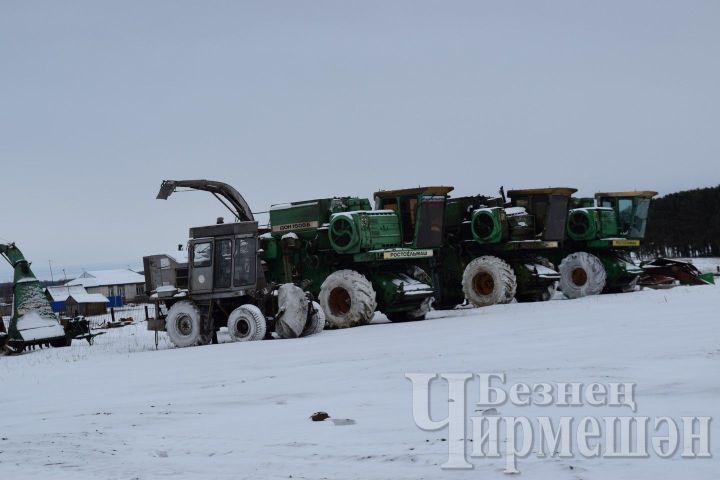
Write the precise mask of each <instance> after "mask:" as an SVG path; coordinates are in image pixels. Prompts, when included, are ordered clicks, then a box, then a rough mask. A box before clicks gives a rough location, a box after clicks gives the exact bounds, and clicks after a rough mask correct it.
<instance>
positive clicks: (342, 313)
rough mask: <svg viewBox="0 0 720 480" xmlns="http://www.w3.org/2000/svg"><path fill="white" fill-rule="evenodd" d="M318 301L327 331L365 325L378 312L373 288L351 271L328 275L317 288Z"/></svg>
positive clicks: (362, 277) (364, 279)
mask: <svg viewBox="0 0 720 480" xmlns="http://www.w3.org/2000/svg"><path fill="white" fill-rule="evenodd" d="M319 300H320V305H321V306H322V309H323V312H325V322H326V325H327V327H328V328H348V327H355V326H358V325H367V324H368V323H370V321H371V320H372V318H373V315H374V313H375V309H376V308H377V301H376V300H375V290H373V288H372V284H371V283H370V281H369V280H368V279H367V278H365V277H364V276H363V275H361V274H359V273H358V272H355V271H353V270H338V271H337V272H334V273H332V274H330V275H329V276H328V277H327V278H326V279H325V281H324V282H323V284H322V286H321V287H320V295H319Z"/></svg>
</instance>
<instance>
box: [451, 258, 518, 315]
mask: <svg viewBox="0 0 720 480" xmlns="http://www.w3.org/2000/svg"><path fill="white" fill-rule="evenodd" d="M462 288H463V293H464V294H465V298H467V299H468V301H469V302H470V303H472V304H473V305H475V306H476V307H487V306H489V305H495V304H497V303H510V302H511V301H512V299H513V298H514V297H515V291H516V290H517V278H516V277H515V272H514V271H513V269H512V267H510V265H508V264H507V262H505V261H504V260H502V259H500V258H498V257H493V256H490V255H486V256H483V257H478V258H476V259H474V260H473V261H472V262H470V263H468V265H467V267H465V271H464V272H463V277H462Z"/></svg>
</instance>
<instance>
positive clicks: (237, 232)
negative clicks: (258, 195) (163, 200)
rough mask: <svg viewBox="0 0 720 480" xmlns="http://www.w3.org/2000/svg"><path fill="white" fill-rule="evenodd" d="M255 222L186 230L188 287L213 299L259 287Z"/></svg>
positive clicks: (261, 281) (259, 273)
mask: <svg viewBox="0 0 720 480" xmlns="http://www.w3.org/2000/svg"><path fill="white" fill-rule="evenodd" d="M257 232H258V224H257V222H252V221H245V222H237V223H228V224H218V225H210V226H206V227H196V228H191V229H190V241H189V242H188V290H189V293H190V294H191V295H194V296H198V295H199V296H202V295H203V294H207V295H210V294H213V296H214V297H215V298H222V297H223V296H233V295H237V294H238V293H239V292H243V291H245V290H250V289H252V290H254V289H256V288H262V285H261V284H264V279H265V277H264V275H263V273H262V270H261V269H259V268H258V251H257Z"/></svg>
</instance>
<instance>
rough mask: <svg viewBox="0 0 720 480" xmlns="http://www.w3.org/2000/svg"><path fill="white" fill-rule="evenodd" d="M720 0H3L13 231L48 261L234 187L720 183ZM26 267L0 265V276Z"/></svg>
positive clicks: (200, 212)
mask: <svg viewBox="0 0 720 480" xmlns="http://www.w3.org/2000/svg"><path fill="white" fill-rule="evenodd" d="M719 59H720V2H718V1H675V2H661V1H630V2H628V1H625V0H622V1H599V2H590V1H576V0H572V1H547V2H543V1H525V2H514V1H495V2H487V1H469V2H460V1H435V2H422V1H407V2H405V1H378V2H372V1H363V2H360V1H355V2H342V1H332V2H321V1H297V0H295V1H287V2H272V1H258V2H248V1H192V2H190V1H167V2H165V1H158V0H153V1H127V0H125V1H116V2H103V1H95V0H94V1H87V2H83V1H65V2H57V1H47V2H39V1H27V0H19V1H9V0H2V1H0V60H1V63H0V162H1V164H2V170H1V171H0V239H6V240H13V241H16V242H17V243H18V245H19V246H20V247H21V248H22V249H23V250H24V251H25V253H26V255H27V256H28V258H30V259H31V260H32V261H33V262H34V265H35V269H36V271H37V273H38V274H39V275H40V276H41V277H43V278H45V277H49V274H48V269H47V263H48V260H50V259H51V260H52V261H53V265H54V268H55V269H56V270H55V275H56V277H57V276H58V275H60V276H61V275H62V273H59V271H60V269H62V268H63V267H64V268H66V270H67V273H68V275H71V272H74V273H77V271H81V270H82V268H83V267H84V268H88V269H90V268H96V267H110V266H120V267H122V266H125V265H131V266H133V267H138V266H139V264H140V261H141V258H142V256H143V255H146V254H151V253H157V252H162V251H171V250H172V249H173V248H174V247H175V245H177V244H178V243H184V242H185V241H186V239H187V229H188V227H190V226H196V225H202V224H207V223H213V222H214V220H215V218H216V217H217V216H218V215H223V214H224V210H223V207H222V206H219V204H217V203H216V201H215V200H214V199H213V198H212V197H211V196H210V195H209V194H204V193H192V194H191V193H185V194H182V195H177V196H174V197H171V198H170V199H169V200H168V201H160V200H155V195H156V193H157V189H158V187H159V185H160V181H161V180H162V179H164V178H210V179H216V180H223V181H225V182H228V183H230V184H232V185H234V186H235V187H236V188H237V189H238V190H239V191H240V192H241V193H243V194H244V195H245V197H246V199H247V200H248V202H249V203H250V205H251V207H252V208H253V209H254V210H256V211H261V210H266V209H267V207H268V206H269V205H270V204H271V203H281V202H285V201H294V200H303V199H307V198H317V197H324V196H332V195H362V196H366V197H369V196H371V194H372V192H374V191H375V190H376V189H380V188H384V189H388V188H399V187H409V186H417V185H420V184H444V185H454V186H455V189H456V193H457V194H461V195H462V194H475V193H493V192H496V191H497V188H498V187H499V186H500V185H505V186H506V187H507V188H510V187H539V186H550V185H555V186H573V187H577V188H579V189H580V190H581V193H583V194H587V195H591V194H592V193H593V192H595V191H597V190H621V189H655V190H659V191H660V192H661V193H669V192H673V191H677V190H682V189H687V188H694V187H702V186H711V185H717V184H718V183H720V168H719V167H718V160H719V159H720V155H719V154H720V134H719V133H720V132H718V127H719V126H720V122H719V120H720V87H719V86H720V61H719ZM10 277H11V271H10V268H9V266H6V267H1V266H0V280H7V279H8V278H10Z"/></svg>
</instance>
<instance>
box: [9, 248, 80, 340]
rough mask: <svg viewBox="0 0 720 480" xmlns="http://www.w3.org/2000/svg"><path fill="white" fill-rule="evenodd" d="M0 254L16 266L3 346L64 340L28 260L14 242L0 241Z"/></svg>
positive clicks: (59, 326)
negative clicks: (10, 308)
mask: <svg viewBox="0 0 720 480" xmlns="http://www.w3.org/2000/svg"><path fill="white" fill-rule="evenodd" d="M0 256H2V257H4V258H5V259H6V260H7V261H8V263H10V265H11V266H12V267H13V269H14V270H15V276H14V281H13V316H12V318H11V320H10V325H9V327H8V331H7V336H5V338H4V339H0V343H6V344H7V345H6V346H5V345H2V347H3V348H4V349H5V350H10V351H11V352H13V351H14V352H19V351H22V350H23V349H24V348H25V347H27V346H31V345H45V344H54V343H57V342H63V343H64V342H65V340H66V337H65V330H64V329H63V327H62V325H60V323H59V322H58V321H57V319H56V318H55V314H54V313H53V311H52V307H51V306H50V302H49V301H48V299H47V298H46V297H45V293H44V292H43V288H42V285H41V284H40V281H39V280H38V279H37V278H36V277H35V274H33V272H32V270H31V269H30V262H28V261H27V260H26V259H25V257H24V256H23V254H22V252H21V251H20V249H19V248H17V247H16V246H15V244H13V243H11V244H0Z"/></svg>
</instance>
